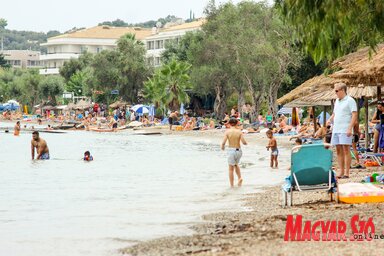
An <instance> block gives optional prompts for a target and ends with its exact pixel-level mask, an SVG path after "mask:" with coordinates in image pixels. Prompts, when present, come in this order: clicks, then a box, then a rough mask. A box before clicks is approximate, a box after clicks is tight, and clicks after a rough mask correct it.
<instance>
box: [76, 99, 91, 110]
mask: <svg viewBox="0 0 384 256" xmlns="http://www.w3.org/2000/svg"><path fill="white" fill-rule="evenodd" d="M89 107H91V104H90V103H89V102H86V101H85V100H80V101H79V102H77V104H76V106H75V108H76V109H87V108H89Z"/></svg>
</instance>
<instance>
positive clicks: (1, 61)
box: [0, 53, 11, 68]
mask: <svg viewBox="0 0 384 256" xmlns="http://www.w3.org/2000/svg"><path fill="white" fill-rule="evenodd" d="M10 67H11V65H10V64H9V63H8V62H7V60H6V59H5V58H4V55H3V54H2V53H0V68H10Z"/></svg>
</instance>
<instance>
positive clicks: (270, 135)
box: [267, 130, 279, 169]
mask: <svg viewBox="0 0 384 256" xmlns="http://www.w3.org/2000/svg"><path fill="white" fill-rule="evenodd" d="M267 137H268V139H269V142H268V145H267V150H269V149H271V167H272V168H276V169H277V168H278V162H277V157H278V156H279V150H278V149H277V142H276V139H275V138H274V137H273V132H272V130H268V131H267ZM273 166H275V167H273Z"/></svg>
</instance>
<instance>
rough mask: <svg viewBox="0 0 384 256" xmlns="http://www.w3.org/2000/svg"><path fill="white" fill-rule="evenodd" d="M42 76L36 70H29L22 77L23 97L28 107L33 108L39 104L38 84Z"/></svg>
mask: <svg viewBox="0 0 384 256" xmlns="http://www.w3.org/2000/svg"><path fill="white" fill-rule="evenodd" d="M42 78H43V77H42V76H41V75H40V74H39V71H38V70H35V69H31V70H28V71H27V72H26V73H25V74H23V75H22V79H23V88H22V91H23V94H24V95H25V100H26V104H27V105H29V106H30V107H33V106H35V105H36V104H37V103H38V102H40V95H41V93H40V82H41V80H42Z"/></svg>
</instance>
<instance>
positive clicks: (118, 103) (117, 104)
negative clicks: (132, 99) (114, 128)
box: [109, 100, 129, 108]
mask: <svg viewBox="0 0 384 256" xmlns="http://www.w3.org/2000/svg"><path fill="white" fill-rule="evenodd" d="M127 105H129V104H128V102H125V101H120V100H118V101H116V102H114V103H112V104H111V105H109V107H110V108H120V107H125V106H127Z"/></svg>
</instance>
